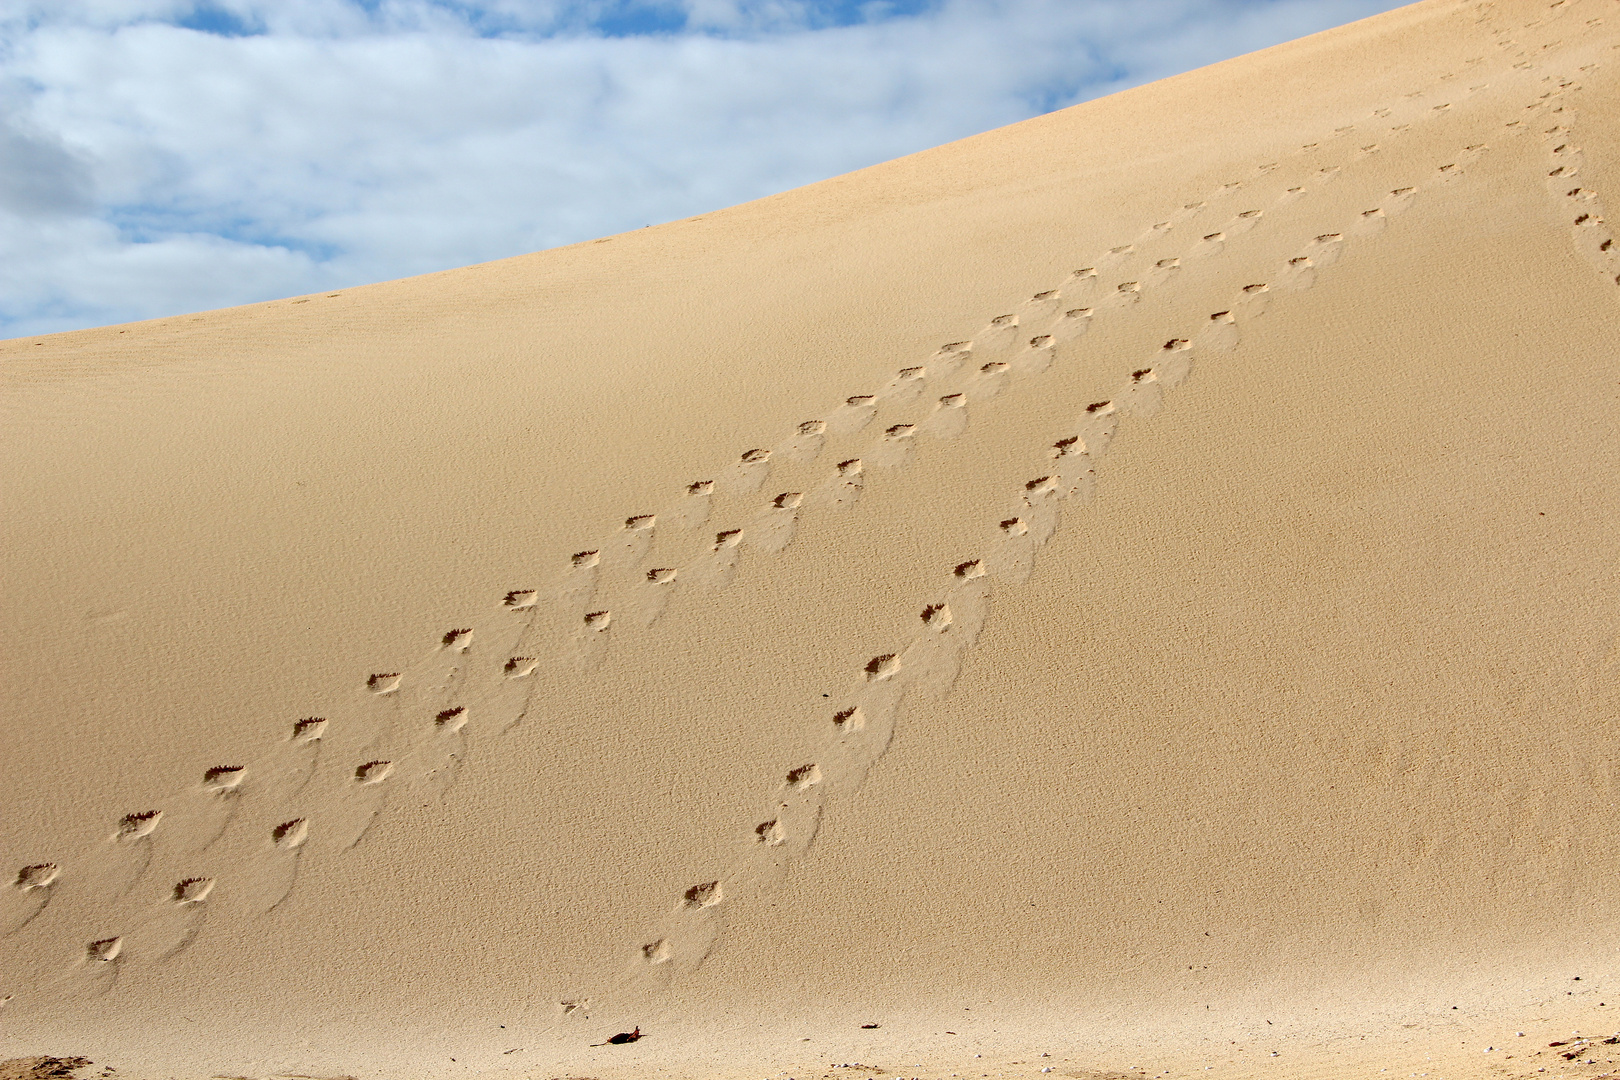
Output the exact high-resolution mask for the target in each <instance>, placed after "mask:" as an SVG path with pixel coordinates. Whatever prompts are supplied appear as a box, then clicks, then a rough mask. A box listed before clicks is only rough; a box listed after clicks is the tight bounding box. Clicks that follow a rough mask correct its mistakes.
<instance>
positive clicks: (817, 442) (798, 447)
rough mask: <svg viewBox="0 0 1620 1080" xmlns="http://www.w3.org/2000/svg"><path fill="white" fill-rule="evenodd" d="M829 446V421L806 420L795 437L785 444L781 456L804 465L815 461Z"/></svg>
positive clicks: (795, 433) (794, 434)
mask: <svg viewBox="0 0 1620 1080" xmlns="http://www.w3.org/2000/svg"><path fill="white" fill-rule="evenodd" d="M825 445H827V421H825V420H806V421H805V422H804V423H802V424H800V425H799V427H798V430H797V431H795V432H794V433H793V437H792V438H791V439H789V440H788V441H787V442H786V443H784V444H783V446H782V448H781V451H780V452H781V454H782V456H783V457H784V458H786V459H787V460H788V461H791V462H794V463H796V464H801V465H802V464H804V463H805V462H807V461H814V460H815V459H816V455H817V454H819V453H821V448H822V447H823V446H825Z"/></svg>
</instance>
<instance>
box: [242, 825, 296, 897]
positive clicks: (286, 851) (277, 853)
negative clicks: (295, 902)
mask: <svg viewBox="0 0 1620 1080" xmlns="http://www.w3.org/2000/svg"><path fill="white" fill-rule="evenodd" d="M268 841H269V847H268V849H267V850H266V851H265V853H264V856H265V857H264V858H263V859H262V860H261V861H260V863H259V865H258V867H257V871H256V873H255V874H254V875H253V877H252V879H251V880H250V881H247V882H244V883H243V884H242V886H241V887H242V889H243V891H244V892H246V893H247V894H248V896H247V899H248V902H249V904H250V906H252V907H253V908H254V909H255V910H257V911H258V912H260V913H261V914H264V915H268V914H269V913H270V912H272V911H274V910H276V908H278V907H280V906H281V905H282V904H283V903H285V902H286V900H287V897H289V896H291V895H292V891H293V887H294V886H295V885H296V884H297V882H298V870H299V867H300V865H301V862H302V860H303V857H304V845H305V844H306V843H308V841H309V821H308V819H306V818H292V819H291V820H289V821H283V822H282V823H281V824H279V825H276V826H274V827H273V828H271V829H270V832H269V835H268Z"/></svg>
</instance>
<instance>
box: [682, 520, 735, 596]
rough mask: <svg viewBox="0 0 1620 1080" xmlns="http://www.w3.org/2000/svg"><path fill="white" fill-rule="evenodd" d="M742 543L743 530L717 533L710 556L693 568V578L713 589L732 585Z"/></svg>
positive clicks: (711, 545)
mask: <svg viewBox="0 0 1620 1080" xmlns="http://www.w3.org/2000/svg"><path fill="white" fill-rule="evenodd" d="M742 541H743V530H742V529H726V530H724V531H722V532H718V533H715V535H714V542H713V543H711V544H710V545H709V554H708V555H707V556H706V557H705V558H704V559H703V560H702V561H700V562H699V563H698V564H697V566H695V567H694V568H693V571H692V576H693V578H694V579H695V580H696V581H697V582H698V584H700V585H703V586H706V587H708V588H711V589H724V588H725V587H726V586H728V585H730V584H731V580H732V577H733V576H734V575H735V573H736V570H737V556H738V555H740V554H741V553H742Z"/></svg>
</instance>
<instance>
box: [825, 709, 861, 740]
mask: <svg viewBox="0 0 1620 1080" xmlns="http://www.w3.org/2000/svg"><path fill="white" fill-rule="evenodd" d="M865 727H866V714H865V713H864V712H862V711H861V707H860V706H859V705H851V706H850V707H849V708H847V709H839V710H838V711H837V712H835V713H833V728H834V730H836V731H837V732H838V734H840V735H853V734H854V733H855V732H857V731H861V730H863V729H864V728H865Z"/></svg>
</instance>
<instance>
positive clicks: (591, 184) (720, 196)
mask: <svg viewBox="0 0 1620 1080" xmlns="http://www.w3.org/2000/svg"><path fill="white" fill-rule="evenodd" d="M1396 6H1399V5H1398V4H1397V3H1394V2H1391V0H869V2H860V0H210V2H206V3H198V2H195V0H0V337H20V336H27V335H34V334H41V333H49V332H53V331H58V330H70V329H76V328H80V327H85V326H95V325H101V324H106V323H112V322H123V321H128V320H132V319H140V318H153V317H158V316H163V315H171V314H177V313H180V312H186V311H198V310H205V309H208V308H215V307H222V306H226V305H230V304H240V303H247V302H251V301H255V300H267V299H272V298H275V297H280V296H291V295H298V294H301V293H307V292H315V291H319V290H323V289H332V288H341V287H346V286H351V285H357V284H362V283H365V282H369V281H382V280H388V279H390V278H397V277H403V276H406V275H409V274H417V273H424V272H427V271H432V270H440V269H444V268H447V267H452V266H462V265H466V264H468V263H474V262H482V261H486V260H489V259H497V258H503V257H505V256H509V255H516V254H521V253H523V252H527V251H534V250H538V249H541V248H547V247H554V246H557V245H559V244H569V243H574V242H576V241H580V240H585V239H590V238H592V237H596V236H602V235H607V234H610V233H615V232H622V231H624V230H627V229H633V228H639V227H641V226H643V225H647V224H652V223H656V222H662V221H669V220H673V219H676V218H682V217H687V216H689V215H692V214H699V213H704V212H707V211H710V210H714V209H717V208H719V207H722V206H729V205H732V204H734V203H738V202H743V201H745V200H748V199H754V198H758V197H760V196H763V195H768V194H771V193H773V192H777V191H782V190H785V189H787V188H792V187H797V186H799V185H801V184H807V183H811V182H813V181H815V180H820V179H823V178H825V177H828V176H835V175H838V174H839V173H843V172H848V171H850V170H851V169H857V168H861V167H863V166H866V165H871V164H874V163H876V162H879V161H885V160H887V159H889V158H893V157H898V156H900V155H902V154H907V153H911V152H913V151H916V150H921V149H924V148H926V147H929V146H935V145H938V144H939V143H943V142H948V141H950V140H953V139H958V138H962V137H964V136H967V135H971V134H974V133H976V132H979V131H985V130H989V129H991V128H995V127H999V126H1002V125H1004V124H1009V123H1013V122H1014V121H1017V120H1022V119H1026V118H1028V117H1030V116H1034V115H1037V114H1039V113H1042V112H1046V111H1050V110H1052V109H1056V108H1063V107H1065V106H1068V105H1072V104H1074V103H1076V102H1078V101H1083V100H1087V99H1090V98H1093V97H1097V96H1100V95H1103V94H1108V93H1112V92H1114V91H1116V90H1120V89H1123V88H1125V87H1128V86H1134V85H1137V84H1139V83H1143V82H1149V81H1152V80H1154V79H1159V78H1163V77H1165V76H1167V75H1173V74H1175V73H1177V72H1180V71H1185V70H1188V69H1190V68H1194V67H1199V66H1202V65H1204V64H1209V63H1214V62H1215V61H1218V60H1222V59H1225V58H1227V57H1230V56H1235V55H1238V54H1241V53H1244V52H1249V51H1251V50H1254V49H1259V48H1264V47H1265V46H1267V45H1272V44H1276V43H1278V42H1281V41H1287V40H1289V39H1291V38H1295V37H1299V36H1301V35H1303V34H1308V33H1313V32H1315V31H1317V30H1323V29H1326V28H1328V27H1330V26H1335V25H1338V24H1340V23H1344V22H1348V21H1350V20H1353V19H1358V18H1362V17H1365V16H1367V15H1371V14H1375V13H1377V12H1379V11H1384V10H1388V9H1390V8H1392V7H1396Z"/></svg>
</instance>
